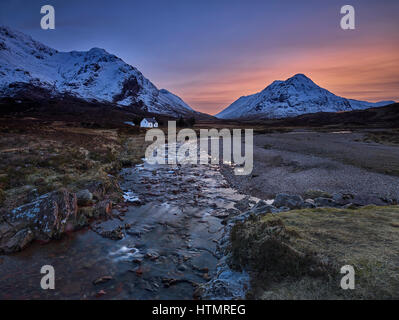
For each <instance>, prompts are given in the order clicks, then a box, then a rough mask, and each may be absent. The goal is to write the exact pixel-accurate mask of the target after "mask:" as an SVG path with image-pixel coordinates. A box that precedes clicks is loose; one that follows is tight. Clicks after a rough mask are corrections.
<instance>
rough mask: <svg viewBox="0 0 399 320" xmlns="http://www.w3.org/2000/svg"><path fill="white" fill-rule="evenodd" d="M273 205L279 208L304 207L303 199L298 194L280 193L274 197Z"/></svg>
mask: <svg viewBox="0 0 399 320" xmlns="http://www.w3.org/2000/svg"><path fill="white" fill-rule="evenodd" d="M273 205H274V206H275V207H277V208H280V207H288V208H290V209H300V208H302V207H303V199H302V197H301V196H298V195H289V194H286V193H279V194H278V195H277V196H276V198H275V199H274V202H273Z"/></svg>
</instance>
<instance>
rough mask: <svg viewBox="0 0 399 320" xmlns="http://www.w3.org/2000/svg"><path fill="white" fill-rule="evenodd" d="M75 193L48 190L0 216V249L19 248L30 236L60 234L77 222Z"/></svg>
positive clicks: (42, 236) (27, 241) (70, 229)
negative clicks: (49, 191)
mask: <svg viewBox="0 0 399 320" xmlns="http://www.w3.org/2000/svg"><path fill="white" fill-rule="evenodd" d="M80 224H81V222H80V216H79V215H78V205H77V198H76V194H73V193H70V192H68V191H67V190H65V189H61V190H59V191H55V192H51V193H48V194H45V195H42V196H40V197H39V198H37V200H36V201H33V202H31V203H28V204H25V205H23V206H20V207H18V208H15V209H13V210H12V211H11V212H9V213H5V214H3V215H2V216H1V217H0V253H11V252H16V251H20V250H22V249H23V248H25V247H26V246H27V245H28V244H29V243H30V242H31V241H33V240H42V241H47V240H50V239H56V238H59V237H60V236H61V235H62V234H63V233H65V232H66V231H73V230H74V229H75V228H76V227H77V226H78V225H80Z"/></svg>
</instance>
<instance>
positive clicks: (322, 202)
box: [314, 197, 339, 207]
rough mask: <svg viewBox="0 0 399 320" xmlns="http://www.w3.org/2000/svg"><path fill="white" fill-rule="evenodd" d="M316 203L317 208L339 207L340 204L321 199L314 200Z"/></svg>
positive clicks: (328, 199) (331, 200)
mask: <svg viewBox="0 0 399 320" xmlns="http://www.w3.org/2000/svg"><path fill="white" fill-rule="evenodd" d="M314 203H315V205H316V207H339V204H338V203H336V202H335V201H334V200H333V199H330V198H322V197H319V198H316V199H314Z"/></svg>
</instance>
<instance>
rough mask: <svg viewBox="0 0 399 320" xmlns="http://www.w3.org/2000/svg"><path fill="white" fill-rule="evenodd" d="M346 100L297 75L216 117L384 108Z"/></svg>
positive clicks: (275, 115) (245, 98) (273, 84)
mask: <svg viewBox="0 0 399 320" xmlns="http://www.w3.org/2000/svg"><path fill="white" fill-rule="evenodd" d="M387 104H389V103H378V102H377V103H371V102H366V101H356V100H351V99H345V98H342V97H339V96H336V95H335V94H333V93H331V92H329V91H328V90H326V89H323V88H321V87H320V86H318V85H317V84H316V83H314V82H313V81H312V80H311V79H310V78H308V77H307V76H306V75H304V74H302V73H298V74H296V75H294V76H292V77H291V78H288V79H287V80H285V81H279V80H277V81H274V82H273V83H272V84H271V85H269V86H268V87H266V88H265V89H264V90H263V91H261V92H259V93H256V94H253V95H250V96H247V97H241V98H240V99H238V100H236V101H235V102H233V103H232V104H231V105H230V106H228V107H227V108H226V109H224V110H223V111H222V112H220V113H218V114H217V115H216V117H218V118H221V119H237V118H243V117H254V116H255V117H264V118H285V117H295V116H297V115H301V114H306V113H315V112H339V111H350V110H361V109H366V108H371V107H378V106H383V105H387Z"/></svg>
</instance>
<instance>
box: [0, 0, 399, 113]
mask: <svg viewBox="0 0 399 320" xmlns="http://www.w3.org/2000/svg"><path fill="white" fill-rule="evenodd" d="M46 4H50V5H53V6H54V8H55V30H42V29H41V28H40V20H41V17H42V15H41V14H40V8H41V6H42V5H46ZM345 4H350V5H352V6H353V7H354V8H355V28H356V29H355V30H342V29H341V28H340V20H341V17H342V16H343V15H342V14H341V13H340V8H341V7H342V6H343V5H345ZM398 16H399V1H398V0H385V1H384V0H380V1H378V0H374V1H372V0H346V1H338V0H323V1H321V0H318V1H313V0H302V1H298V0H296V1H295V0H146V1H143V0H140V1H137V0H129V1H127V0H113V1H106V0H96V1H87V0H86V1H82V0H80V1H76V0H68V1H65V0H46V1H39V0H25V1H22V0H12V1H11V0H1V2H0V24H4V25H7V26H9V27H12V28H14V29H17V30H19V31H22V32H24V33H27V34H29V35H31V36H32V37H33V38H34V39H36V40H39V41H41V42H43V43H44V44H46V45H48V46H50V47H53V48H55V49H57V50H60V51H72V50H78V51H83V50H89V49H90V48H93V47H100V48H104V49H105V50H107V51H108V52H110V53H112V54H115V55H117V56H118V57H120V58H122V59H123V60H124V61H125V62H127V63H129V64H131V65H133V66H135V67H136V68H138V69H139V70H140V71H141V72H142V73H143V74H144V76H146V77H147V78H148V79H149V80H150V81H151V82H153V83H154V84H155V85H156V86H157V87H158V88H165V89H168V90H169V91H171V92H173V93H175V94H177V95H179V96H180V97H181V98H182V99H183V100H184V101H186V102H187V103H188V104H189V105H190V106H191V107H193V108H194V109H196V110H198V111H202V112H206V113H210V114H216V113H217V112H220V111H221V110H223V109H224V108H225V107H227V106H228V105H229V104H231V103H232V102H234V101H235V100H236V99H238V98H239V97H241V96H243V95H249V94H253V93H257V92H259V91H261V90H263V89H264V88H265V87H266V86H267V85H269V84H270V83H272V82H273V81H274V80H285V79H287V78H289V77H291V76H293V75H294V74H297V73H304V74H306V75H307V76H308V77H310V78H311V79H312V80H313V81H314V82H316V83H317V84H318V85H320V86H321V87H324V88H326V89H328V90H330V91H331V92H333V93H335V94H337V95H340V96H343V97H346V98H352V99H361V100H367V101H372V102H375V101H379V100H395V101H399V19H398Z"/></svg>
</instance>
